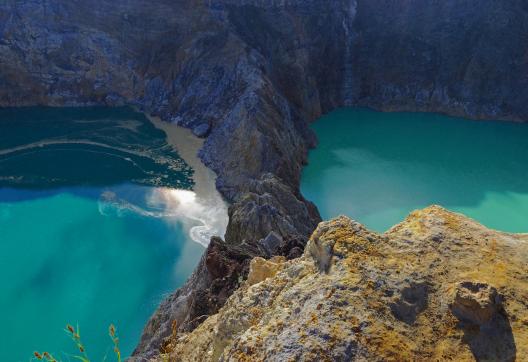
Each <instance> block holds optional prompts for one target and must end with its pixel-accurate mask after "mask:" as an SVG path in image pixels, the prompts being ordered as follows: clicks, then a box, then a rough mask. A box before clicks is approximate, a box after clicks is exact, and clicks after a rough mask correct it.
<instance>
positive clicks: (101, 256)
mask: <svg viewBox="0 0 528 362" xmlns="http://www.w3.org/2000/svg"><path fill="white" fill-rule="evenodd" d="M200 172H201V173H202V174H203V173H204V172H205V173H206V172H208V171H207V170H205V171H204V170H198V171H197V170H195V169H193V168H191V167H190V166H189V165H188V164H187V163H186V162H185V161H184V160H183V159H182V158H181V157H180V155H179V153H178V152H177V151H176V150H175V147H174V145H171V144H170V142H169V141H168V137H167V134H166V133H165V131H163V130H161V129H159V128H157V127H156V126H155V125H154V124H153V123H152V122H150V121H149V120H148V119H147V118H146V117H145V116H144V115H143V114H141V113H138V112H135V111H133V110H131V109H128V108H117V109H108V108H64V109H57V108H27V109H0V280H1V286H2V289H1V290H0V320H1V324H2V328H1V329H0V354H1V356H2V360H6V361H28V360H30V359H31V357H32V354H33V351H41V352H42V351H49V352H52V353H53V354H54V355H55V356H56V357H60V358H61V359H63V360H70V359H71V358H70V357H68V356H69V355H70V354H78V353H77V352H78V351H76V349H75V348H74V344H73V343H72V342H71V340H70V339H69V337H68V336H67V334H66V333H65V332H64V328H65V326H66V324H68V323H69V324H72V325H74V326H76V325H78V326H79V327H80V331H81V338H82V340H83V343H84V344H85V346H86V350H87V353H88V356H89V357H90V358H91V360H92V361H102V360H103V358H104V356H105V355H108V360H113V359H112V358H113V356H112V353H113V352H112V347H111V340H110V338H109V337H108V326H109V324H110V323H113V324H115V325H116V326H117V329H118V334H119V337H120V347H121V350H122V352H123V355H124V356H128V355H130V353H131V352H132V350H133V348H134V347H135V345H136V344H137V342H138V341H139V337H140V335H141V332H142V329H143V327H144V325H145V324H146V322H147V320H148V318H149V317H150V316H151V315H152V313H153V312H154V311H155V309H156V307H157V306H158V304H159V302H160V301H161V300H162V299H163V297H164V296H166V295H167V294H168V293H170V292H172V291H173V290H174V289H175V288H177V287H178V286H181V285H182V284H183V283H184V281H185V280H186V279H187V277H188V276H189V275H190V273H191V272H192V271H193V269H194V267H195V266H196V264H197V263H198V261H199V259H200V257H201V255H202V253H203V251H204V250H205V249H204V246H205V245H206V244H207V242H208V239H209V237H210V236H211V235H213V234H214V235H220V236H223V232H225V224H226V223H227V210H226V206H225V204H224V203H223V201H222V200H221V198H220V197H219V196H218V195H216V196H215V197H213V198H211V197H209V196H207V197H204V196H203V195H202V194H200V193H198V191H196V190H197V189H198V188H200V187H201V188H202V189H204V188H207V187H209V188H210V189H211V190H208V192H209V193H212V194H214V193H215V192H216V190H214V180H212V181H211V182H209V184H208V185H204V184H203V182H202V184H199V183H198V182H195V181H196V180H195V178H194V177H193V176H195V174H196V173H198V174H200ZM200 180H201V179H200Z"/></svg>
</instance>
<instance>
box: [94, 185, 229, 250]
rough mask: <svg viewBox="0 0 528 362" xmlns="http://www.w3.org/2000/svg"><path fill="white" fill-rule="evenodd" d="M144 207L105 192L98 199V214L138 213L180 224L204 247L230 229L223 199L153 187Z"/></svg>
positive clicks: (186, 191) (187, 191)
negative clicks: (212, 238) (213, 237)
mask: <svg viewBox="0 0 528 362" xmlns="http://www.w3.org/2000/svg"><path fill="white" fill-rule="evenodd" d="M145 205H146V206H145V207H142V206H139V205H136V204H134V203H131V202H129V201H127V200H125V199H123V198H120V197H118V196H117V195H116V194H115V193H114V192H112V191H106V192H104V193H103V194H102V195H101V198H100V199H99V212H100V213H101V214H102V215H104V216H117V217H123V216H125V215H129V214H135V215H139V216H143V217H153V218H161V219H164V220H165V221H166V222H167V223H173V224H177V223H180V224H181V225H182V226H183V228H184V229H185V230H186V231H187V232H188V234H189V236H190V238H191V239H192V240H193V241H195V242H197V243H200V244H201V245H203V246H205V247H206V246H207V245H209V240H210V239H211V237H212V236H220V237H223V236H224V235H223V234H224V232H225V230H226V228H227V219H226V217H225V215H227V205H226V204H225V202H224V201H223V200H222V199H215V198H203V197H199V196H198V195H197V194H196V193H195V192H194V191H189V190H179V189H170V188H154V189H152V190H151V191H150V192H149V193H147V196H146V200H145Z"/></svg>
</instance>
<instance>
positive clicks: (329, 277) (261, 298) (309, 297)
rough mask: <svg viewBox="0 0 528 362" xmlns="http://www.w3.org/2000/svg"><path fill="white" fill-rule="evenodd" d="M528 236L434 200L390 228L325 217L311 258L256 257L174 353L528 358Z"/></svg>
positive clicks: (176, 340) (251, 357)
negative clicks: (497, 228)
mask: <svg viewBox="0 0 528 362" xmlns="http://www.w3.org/2000/svg"><path fill="white" fill-rule="evenodd" d="M527 275H528V234H518V235H514V234H506V233H501V232H497V231H493V230H489V229H486V228H485V227H484V226H482V225H480V224H478V223H477V222H475V221H473V220H471V219H468V218H466V217H464V216H463V215H460V214H455V213H452V212H449V211H447V210H445V209H442V208H441V207H438V206H432V207H429V208H427V209H424V210H420V211H415V212H413V213H412V214H411V215H409V217H408V218H407V219H406V220H405V221H403V222H402V223H401V224H399V225H396V226H394V227H393V228H392V229H390V230H389V231H387V232H386V233H384V234H377V233H374V232H371V231H369V230H367V229H366V228H365V227H363V226H362V225H361V224H359V223H357V222H355V221H353V220H351V219H349V218H347V217H344V216H342V217H339V218H337V219H334V220H331V221H328V222H322V223H320V224H319V226H318V228H317V229H316V231H315V232H314V234H313V235H312V237H311V238H310V241H309V243H308V244H307V246H306V249H305V251H304V255H303V256H302V257H300V258H298V259H295V260H291V261H287V260H286V259H285V258H278V257H276V258H274V259H271V260H264V259H261V258H256V259H253V260H252V261H251V264H250V269H249V276H248V279H247V280H246V281H245V282H244V283H243V284H242V286H241V287H240V288H239V289H238V290H237V291H236V292H235V293H234V294H233V295H232V296H231V297H230V298H229V299H228V300H227V302H226V303H225V306H224V307H223V308H221V309H220V311H219V312H218V313H217V314H214V315H212V316H210V317H209V318H207V319H206V320H205V321H204V322H203V323H202V324H201V325H200V326H199V327H198V328H196V329H195V330H194V331H193V332H191V333H174V334H173V335H172V336H171V337H170V338H168V339H167V341H166V345H165V348H166V349H165V351H166V354H165V355H160V356H159V357H157V358H156V359H154V360H160V361H163V360H165V359H164V358H167V357H168V358H169V360H170V361H217V360H222V361H440V360H442V361H443V360H452V361H466V360H467V361H471V360H475V359H476V360H479V361H515V360H522V359H523V358H524V357H526V356H528V303H527V301H528V277H527Z"/></svg>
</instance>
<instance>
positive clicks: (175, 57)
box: [0, 0, 528, 356]
mask: <svg viewBox="0 0 528 362" xmlns="http://www.w3.org/2000/svg"><path fill="white" fill-rule="evenodd" d="M527 44H528V7H527V6H526V3H525V2H524V1H522V0H504V1H495V0H468V1H463V2H461V1H455V0H446V1H436V0H398V1H393V0H333V1H329V0H267V1H264V0H152V1H143V0H91V1H88V0H23V1H18V0H6V1H3V2H1V3H0V106H29V105H52V106H69V105H109V106H115V105H134V106H136V107H138V108H140V109H142V110H144V111H145V112H148V113H150V114H153V115H158V116H160V117H161V118H163V119H164V120H166V121H170V122H174V123H177V124H180V125H182V126H185V127H188V128H191V129H192V130H193V131H194V133H195V134H197V135H200V136H202V137H207V139H206V142H205V145H204V147H203V149H202V150H201V153H200V157H201V158H202V160H203V161H204V162H205V163H206V165H207V166H209V167H210V168H212V169H213V170H214V171H215V172H216V173H217V175H218V179H217V187H218V189H219V190H220V192H222V194H223V195H224V196H225V197H226V199H227V200H228V201H229V202H230V203H231V207H230V212H229V214H230V223H229V227H228V230H227V234H226V235H225V242H224V241H222V240H219V239H215V240H213V242H212V244H211V246H210V247H209V248H208V250H207V252H206V255H205V256H204V258H203V259H202V261H201V262H200V264H199V266H198V267H197V270H196V271H195V272H194V274H193V276H192V277H191V278H190V279H189V281H188V282H187V284H186V285H185V286H184V287H182V288H181V289H180V290H179V291H177V292H175V294H174V295H172V296H171V297H170V298H168V299H167V300H166V301H165V302H164V303H163V304H162V305H161V306H160V308H159V310H158V312H157V313H156V314H155V316H153V318H152V320H151V322H150V323H149V325H148V326H147V327H146V329H145V333H144V335H143V338H142V341H141V343H140V345H139V347H138V349H137V351H136V352H137V354H138V355H142V356H150V355H152V354H153V353H157V352H158V350H159V348H161V347H162V341H163V339H164V337H167V336H169V335H170V334H171V333H172V332H171V331H172V326H173V325H177V328H178V329H179V330H181V331H186V330H189V329H192V328H194V327H195V326H197V325H199V323H200V321H202V320H203V319H204V318H206V316H207V315H210V314H212V313H215V312H216V311H217V310H218V308H219V307H220V306H221V305H222V304H223V302H224V301H225V300H226V298H227V297H228V296H229V294H230V293H232V291H233V290H235V289H236V287H237V286H238V283H239V279H243V278H244V276H245V275H246V274H247V271H248V268H249V260H250V259H251V258H252V257H254V256H265V257H269V256H271V255H277V254H281V255H284V256H286V257H288V258H290V259H291V258H294V257H296V256H299V255H300V254H301V251H302V250H303V247H304V245H305V243H306V240H307V238H308V236H309V235H310V233H311V232H312V231H313V230H314V228H315V227H316V225H317V223H318V222H319V221H320V217H319V214H318V212H317V209H316V208H315V206H314V205H312V204H311V203H310V202H308V201H306V200H305V199H304V198H303V197H302V195H301V194H300V192H299V180H300V172H301V168H302V165H303V164H304V163H305V162H306V154H307V150H308V148H310V147H312V146H314V145H315V137H314V135H313V134H312V133H311V132H310V130H309V129H308V124H309V122H310V121H312V120H314V119H316V118H317V117H319V116H320V115H321V114H322V113H324V112H327V111H330V110H332V109H334V108H336V107H339V106H343V105H350V106H352V105H359V106H369V107H373V108H377V109H381V110H408V111H417V110H419V111H435V112H442V113H447V114H453V115H461V116H465V117H469V118H476V119H479V118H493V119H506V120H526V119H528V99H527V93H526V91H525V90H526V89H527V87H528V78H527V77H526V69H527V68H528V56H527V54H528V53H527V52H528V45H527ZM217 262H218V265H216V264H215V263H217ZM420 288H421V289H420V291H419V292H414V291H410V292H409V293H410V295H411V297H410V298H411V299H412V298H414V297H412V296H413V295H414V294H415V293H418V294H423V293H429V289H428V288H427V287H425V286H422V287H420ZM402 298H403V300H402V301H400V302H395V303H396V304H395V307H394V308H395V310H396V311H399V312H397V313H401V315H402V316H403V317H404V318H407V319H408V320H412V319H413V315H414V314H417V313H419V311H420V310H421V308H423V306H422V305H421V304H419V305H416V306H414V307H413V306H406V304H405V303H408V302H407V301H405V298H406V297H402ZM407 299H408V298H407ZM411 304H412V303H411Z"/></svg>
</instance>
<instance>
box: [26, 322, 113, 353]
mask: <svg viewBox="0 0 528 362" xmlns="http://www.w3.org/2000/svg"><path fill="white" fill-rule="evenodd" d="M64 331H65V332H66V333H67V334H68V335H69V336H70V338H71V339H72V341H73V342H74V343H75V346H76V348H77V350H78V351H79V352H78V353H80V354H76V355H71V356H69V357H71V358H73V359H76V360H79V361H81V362H90V359H89V358H88V354H87V352H86V349H85V347H84V344H83V343H82V341H81V331H80V329H79V326H77V328H74V327H73V326H72V325H70V324H68V325H67V326H66V328H65V329H64ZM108 335H109V336H110V339H111V340H112V343H113V350H114V354H115V356H116V360H117V362H121V350H120V349H119V337H118V336H117V331H116V328H115V326H114V325H113V324H110V326H109V327H108ZM35 359H37V360H42V361H46V362H61V360H59V359H57V358H55V357H53V355H52V354H51V353H49V352H38V351H35V352H33V358H32V360H35ZM104 361H106V356H105V358H104Z"/></svg>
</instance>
